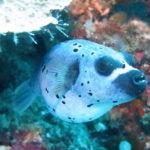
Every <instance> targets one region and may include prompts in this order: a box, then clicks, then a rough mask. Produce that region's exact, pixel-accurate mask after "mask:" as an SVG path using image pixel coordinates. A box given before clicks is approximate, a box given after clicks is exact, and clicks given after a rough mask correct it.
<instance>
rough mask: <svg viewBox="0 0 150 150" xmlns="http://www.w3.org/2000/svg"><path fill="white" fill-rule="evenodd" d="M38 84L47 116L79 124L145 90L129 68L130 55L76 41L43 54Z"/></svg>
mask: <svg viewBox="0 0 150 150" xmlns="http://www.w3.org/2000/svg"><path fill="white" fill-rule="evenodd" d="M134 77H135V78H136V79H135V78H134ZM134 81H135V82H134ZM136 81H137V82H136ZM38 84H39V87H40V92H41V96H42V97H43V98H44V100H45V101H46V102H47V105H48V109H49V111H50V112H51V114H53V115H54V116H56V117H58V118H60V119H62V120H65V121H68V122H74V123H81V122H88V121H92V120H95V119H97V118H98V117H100V116H102V115H103V114H104V113H106V112H107V111H109V110H110V109H112V108H113V107H114V106H116V105H118V104H122V103H125V102H128V101H131V100H133V99H135V98H136V97H137V96H139V95H140V94H141V93H142V92H143V91H144V90H145V88H146V85H147V80H146V79H145V76H144V73H142V72H141V71H140V70H138V69H136V68H134V67H133V60H132V57H131V55H129V54H127V53H121V52H117V51H114V50H113V49H111V48H108V47H106V46H103V45H100V44H97V43H95V42H91V41H88V40H82V39H76V40H69V41H65V42H62V43H60V44H58V45H56V46H55V47H54V48H53V49H52V50H50V51H49V52H48V53H47V55H46V56H45V57H44V59H43V62H42V65H41V68H40V70H39V73H38ZM133 89H134V90H133ZM132 90H133V92H132Z"/></svg>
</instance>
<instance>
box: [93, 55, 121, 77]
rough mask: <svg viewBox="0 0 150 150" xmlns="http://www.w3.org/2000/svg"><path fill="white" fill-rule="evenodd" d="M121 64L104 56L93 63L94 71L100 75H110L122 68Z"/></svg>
mask: <svg viewBox="0 0 150 150" xmlns="http://www.w3.org/2000/svg"><path fill="white" fill-rule="evenodd" d="M122 67H123V64H122V63H121V62H119V61H117V60H115V59H113V58H112V57H109V56H104V57H102V58H99V59H98V60H96V62H95V69H96V71H97V72H98V73H99V74H101V75H105V76H107V75H110V74H111V73H112V72H113V70H115V69H116V68H122Z"/></svg>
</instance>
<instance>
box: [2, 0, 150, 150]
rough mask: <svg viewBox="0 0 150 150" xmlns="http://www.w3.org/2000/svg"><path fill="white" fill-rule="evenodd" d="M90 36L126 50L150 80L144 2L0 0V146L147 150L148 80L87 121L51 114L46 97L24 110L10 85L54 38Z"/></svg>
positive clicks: (149, 18) (148, 17)
mask: <svg viewBox="0 0 150 150" xmlns="http://www.w3.org/2000/svg"><path fill="white" fill-rule="evenodd" d="M79 38H82V39H88V40H91V41H95V42H97V43H100V44H103V45H106V46H108V47H112V48H113V49H115V50H118V51H127V52H130V53H132V54H133V56H134V57H135V59H136V67H137V68H139V69H140V70H142V71H143V72H144V73H145V74H146V77H147V80H148V82H149V81H150V1H149V0H145V1H144V0H143V1H142V0H72V1H71V0H68V1H67V0H55V1H52V0H31V1H30V2H28V1H25V0H20V1H19V2H18V1H17V0H1V1H0V150H131V149H132V150H150V84H149V83H148V86H147V89H146V91H145V92H144V94H143V95H142V96H141V97H139V98H138V99H136V100H133V101H131V102H129V103H126V104H122V105H119V106H117V107H115V108H113V109H112V110H111V111H109V112H108V113H106V114H105V115H103V116H102V117H100V118H99V119H97V120H95V121H92V122H88V123H80V124H74V123H68V122H65V121H62V120H59V119H58V118H55V117H53V116H52V115H51V114H50V113H49V111H48V109H47V107H46V104H45V102H43V100H41V99H38V100H36V101H35V102H34V103H33V104H32V105H31V106H30V107H29V108H28V109H27V110H26V111H24V112H23V113H22V114H21V115H20V114H18V113H16V112H14V111H13V108H12V105H11V103H12V101H13V98H14V90H15V88H17V87H18V86H19V85H20V84H21V83H22V82H23V81H25V80H27V79H28V78H30V77H31V76H32V75H33V74H34V73H35V72H36V70H37V68H38V66H39V64H40V61H41V59H42V58H43V56H44V55H45V54H46V52H47V51H49V50H50V49H51V48H52V47H53V46H54V45H55V44H57V43H60V42H62V41H65V40H69V39H79Z"/></svg>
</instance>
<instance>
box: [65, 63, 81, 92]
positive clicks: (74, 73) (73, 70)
mask: <svg viewBox="0 0 150 150" xmlns="http://www.w3.org/2000/svg"><path fill="white" fill-rule="evenodd" d="M79 73H80V68H79V61H78V60H76V61H75V62H74V63H72V64H71V65H70V66H69V67H68V71H67V73H66V77H65V81H66V82H65V87H66V89H67V90H70V88H71V87H72V86H73V85H74V84H75V83H76V81H77V79H78V76H79Z"/></svg>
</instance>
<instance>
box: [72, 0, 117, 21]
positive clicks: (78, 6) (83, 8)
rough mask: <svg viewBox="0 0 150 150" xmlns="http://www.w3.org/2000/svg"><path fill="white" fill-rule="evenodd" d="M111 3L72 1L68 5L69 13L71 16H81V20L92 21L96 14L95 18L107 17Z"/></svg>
mask: <svg viewBox="0 0 150 150" xmlns="http://www.w3.org/2000/svg"><path fill="white" fill-rule="evenodd" d="M113 3H114V1H113V0H112V1H105V0H81V1H80V0H73V1H72V3H71V5H70V12H71V14H72V15H82V16H81V17H80V19H81V20H85V19H94V17H95V15H96V14H97V15H96V16H98V15H101V16H106V15H108V13H109V12H110V9H111V6H112V4H113ZM95 18H96V17H95Z"/></svg>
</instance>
